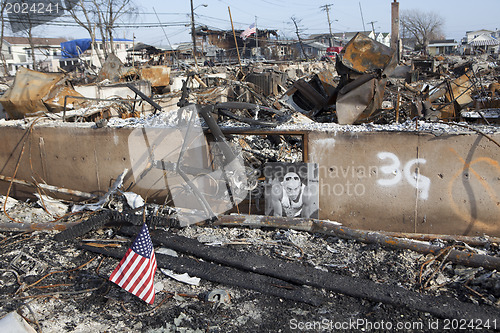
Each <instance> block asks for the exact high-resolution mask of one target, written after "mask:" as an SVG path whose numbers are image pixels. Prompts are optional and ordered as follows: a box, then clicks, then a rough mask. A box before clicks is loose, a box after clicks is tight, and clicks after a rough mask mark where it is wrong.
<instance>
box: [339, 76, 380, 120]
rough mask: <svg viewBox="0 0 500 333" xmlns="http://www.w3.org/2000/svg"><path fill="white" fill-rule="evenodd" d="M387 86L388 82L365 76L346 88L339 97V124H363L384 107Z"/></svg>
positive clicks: (340, 92)
mask: <svg viewBox="0 0 500 333" xmlns="http://www.w3.org/2000/svg"><path fill="white" fill-rule="evenodd" d="M385 84H386V80H384V79H380V80H379V79H378V78H377V77H374V76H373V75H370V74H365V75H363V76H360V77H359V78H357V79H356V80H354V81H353V82H351V83H349V84H348V85H346V86H344V88H342V89H341V90H340V91H339V94H338V97H337V119H338V122H339V124H341V125H345V124H354V123H355V122H362V121H363V120H364V119H366V118H368V117H369V116H370V115H372V114H373V112H374V111H375V110H377V109H378V108H380V106H381V105H382V100H383V97H384V88H385Z"/></svg>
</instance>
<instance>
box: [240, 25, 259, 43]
mask: <svg viewBox="0 0 500 333" xmlns="http://www.w3.org/2000/svg"><path fill="white" fill-rule="evenodd" d="M256 31H257V30H256V29H255V23H252V25H251V26H249V27H248V28H247V29H246V30H245V31H243V32H242V33H241V35H240V38H242V39H243V40H245V39H247V37H248V36H250V35H251V34H254V33H255V32H256Z"/></svg>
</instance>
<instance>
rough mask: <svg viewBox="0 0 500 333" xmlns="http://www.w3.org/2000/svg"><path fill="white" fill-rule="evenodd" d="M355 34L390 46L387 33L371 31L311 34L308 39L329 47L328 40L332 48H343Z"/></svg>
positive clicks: (389, 38) (389, 35)
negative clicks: (360, 34)
mask: <svg viewBox="0 0 500 333" xmlns="http://www.w3.org/2000/svg"><path fill="white" fill-rule="evenodd" d="M357 33H362V34H363V35H365V36H368V37H370V38H371V39H374V40H376V41H377V42H379V43H382V44H384V45H386V46H390V45H391V34H390V33H388V32H377V33H375V32H373V31H346V32H335V33H332V35H331V36H330V34H313V35H310V36H309V39H312V40H314V41H315V42H318V43H321V44H324V45H326V46H330V40H331V41H332V46H345V45H346V44H347V43H349V41H350V40H351V39H352V38H353V37H354V36H356V34H357Z"/></svg>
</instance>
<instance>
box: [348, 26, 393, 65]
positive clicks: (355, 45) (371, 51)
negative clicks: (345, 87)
mask: <svg viewBox="0 0 500 333" xmlns="http://www.w3.org/2000/svg"><path fill="white" fill-rule="evenodd" d="M340 54H341V62H342V64H343V65H344V66H346V67H347V68H349V69H351V70H353V71H356V72H358V73H368V72H372V71H374V70H378V69H390V68H389V67H394V66H395V65H396V64H395V63H396V61H395V57H394V50H392V49H391V48H390V47H387V46H385V45H384V44H382V43H379V42H377V41H375V40H373V39H371V38H369V37H367V36H365V35H363V34H361V33H357V34H356V36H354V37H353V38H352V39H351V40H350V41H349V43H347V45H346V46H345V48H344V49H343V50H342V52H341V53H340Z"/></svg>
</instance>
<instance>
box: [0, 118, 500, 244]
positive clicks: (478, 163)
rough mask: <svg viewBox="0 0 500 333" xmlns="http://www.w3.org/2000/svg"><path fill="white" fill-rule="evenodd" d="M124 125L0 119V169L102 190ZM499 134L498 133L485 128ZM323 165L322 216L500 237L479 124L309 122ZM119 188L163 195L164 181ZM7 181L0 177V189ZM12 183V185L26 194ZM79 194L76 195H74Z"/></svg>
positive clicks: (309, 145)
mask: <svg viewBox="0 0 500 333" xmlns="http://www.w3.org/2000/svg"><path fill="white" fill-rule="evenodd" d="M131 132H132V129H131V128H100V129H97V128H90V127H87V128H81V127H69V126H64V127H44V126H36V127H35V128H34V129H33V131H32V132H31V134H28V133H29V131H28V130H27V129H23V128H17V127H3V128H2V139H1V140H0V175H4V176H8V177H12V176H13V175H14V170H15V167H16V165H17V163H18V161H19V156H20V154H21V151H22V150H23V146H24V153H23V156H22V158H21V159H20V162H19V170H18V172H17V175H16V178H18V179H22V180H27V181H31V180H32V177H35V178H36V179H37V180H38V181H41V179H43V180H44V181H45V182H46V183H47V184H50V185H56V186H61V187H66V188H69V189H74V190H81V191H86V192H92V193H104V192H105V191H106V190H107V189H108V187H109V186H110V184H111V183H112V182H113V180H114V179H116V177H117V176H118V175H119V174H120V173H121V172H123V170H124V169H125V168H127V169H129V170H130V169H131V162H130V154H129V151H128V138H129V135H130V133H131ZM492 137H493V138H494V139H495V140H496V141H500V135H492ZM305 145H306V147H305V148H306V150H305V152H306V156H307V159H308V161H309V162H315V163H318V164H319V169H320V218H322V219H331V220H336V221H339V222H341V223H343V224H345V225H347V226H349V227H353V228H359V229H370V230H386V231H400V232H418V233H433V234H440V233H443V234H461V235H483V234H488V235H491V236H498V237H500V165H499V161H500V148H499V147H498V146H496V145H495V144H493V143H492V142H491V141H489V140H488V139H487V138H485V137H483V136H481V135H478V134H464V135H441V136H434V135H432V134H425V133H420V134H417V133H406V132H404V133H403V132H399V133H382V132H359V133H341V132H337V133H333V132H308V133H307V135H306V140H305ZM134 184H135V179H134V175H133V173H132V172H130V173H129V174H128V175H127V176H126V178H125V186H124V187H125V188H128V187H129V185H131V186H132V187H131V188H130V189H129V190H131V191H134V192H137V193H139V194H141V195H143V196H146V195H148V198H149V199H150V200H156V201H157V202H159V203H162V202H163V200H164V197H165V196H166V195H167V191H166V190H165V191H160V190H155V191H154V193H153V192H151V191H150V192H148V190H147V189H143V188H139V187H137V186H134ZM7 188H8V183H7V182H4V181H2V182H0V191H1V192H0V193H2V194H5V193H6V192H7ZM33 193H34V190H33V188H27V187H23V186H19V185H15V186H14V187H13V189H12V192H11V194H12V195H15V196H18V197H22V196H28V195H32V194H33ZM74 199H76V198H74Z"/></svg>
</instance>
